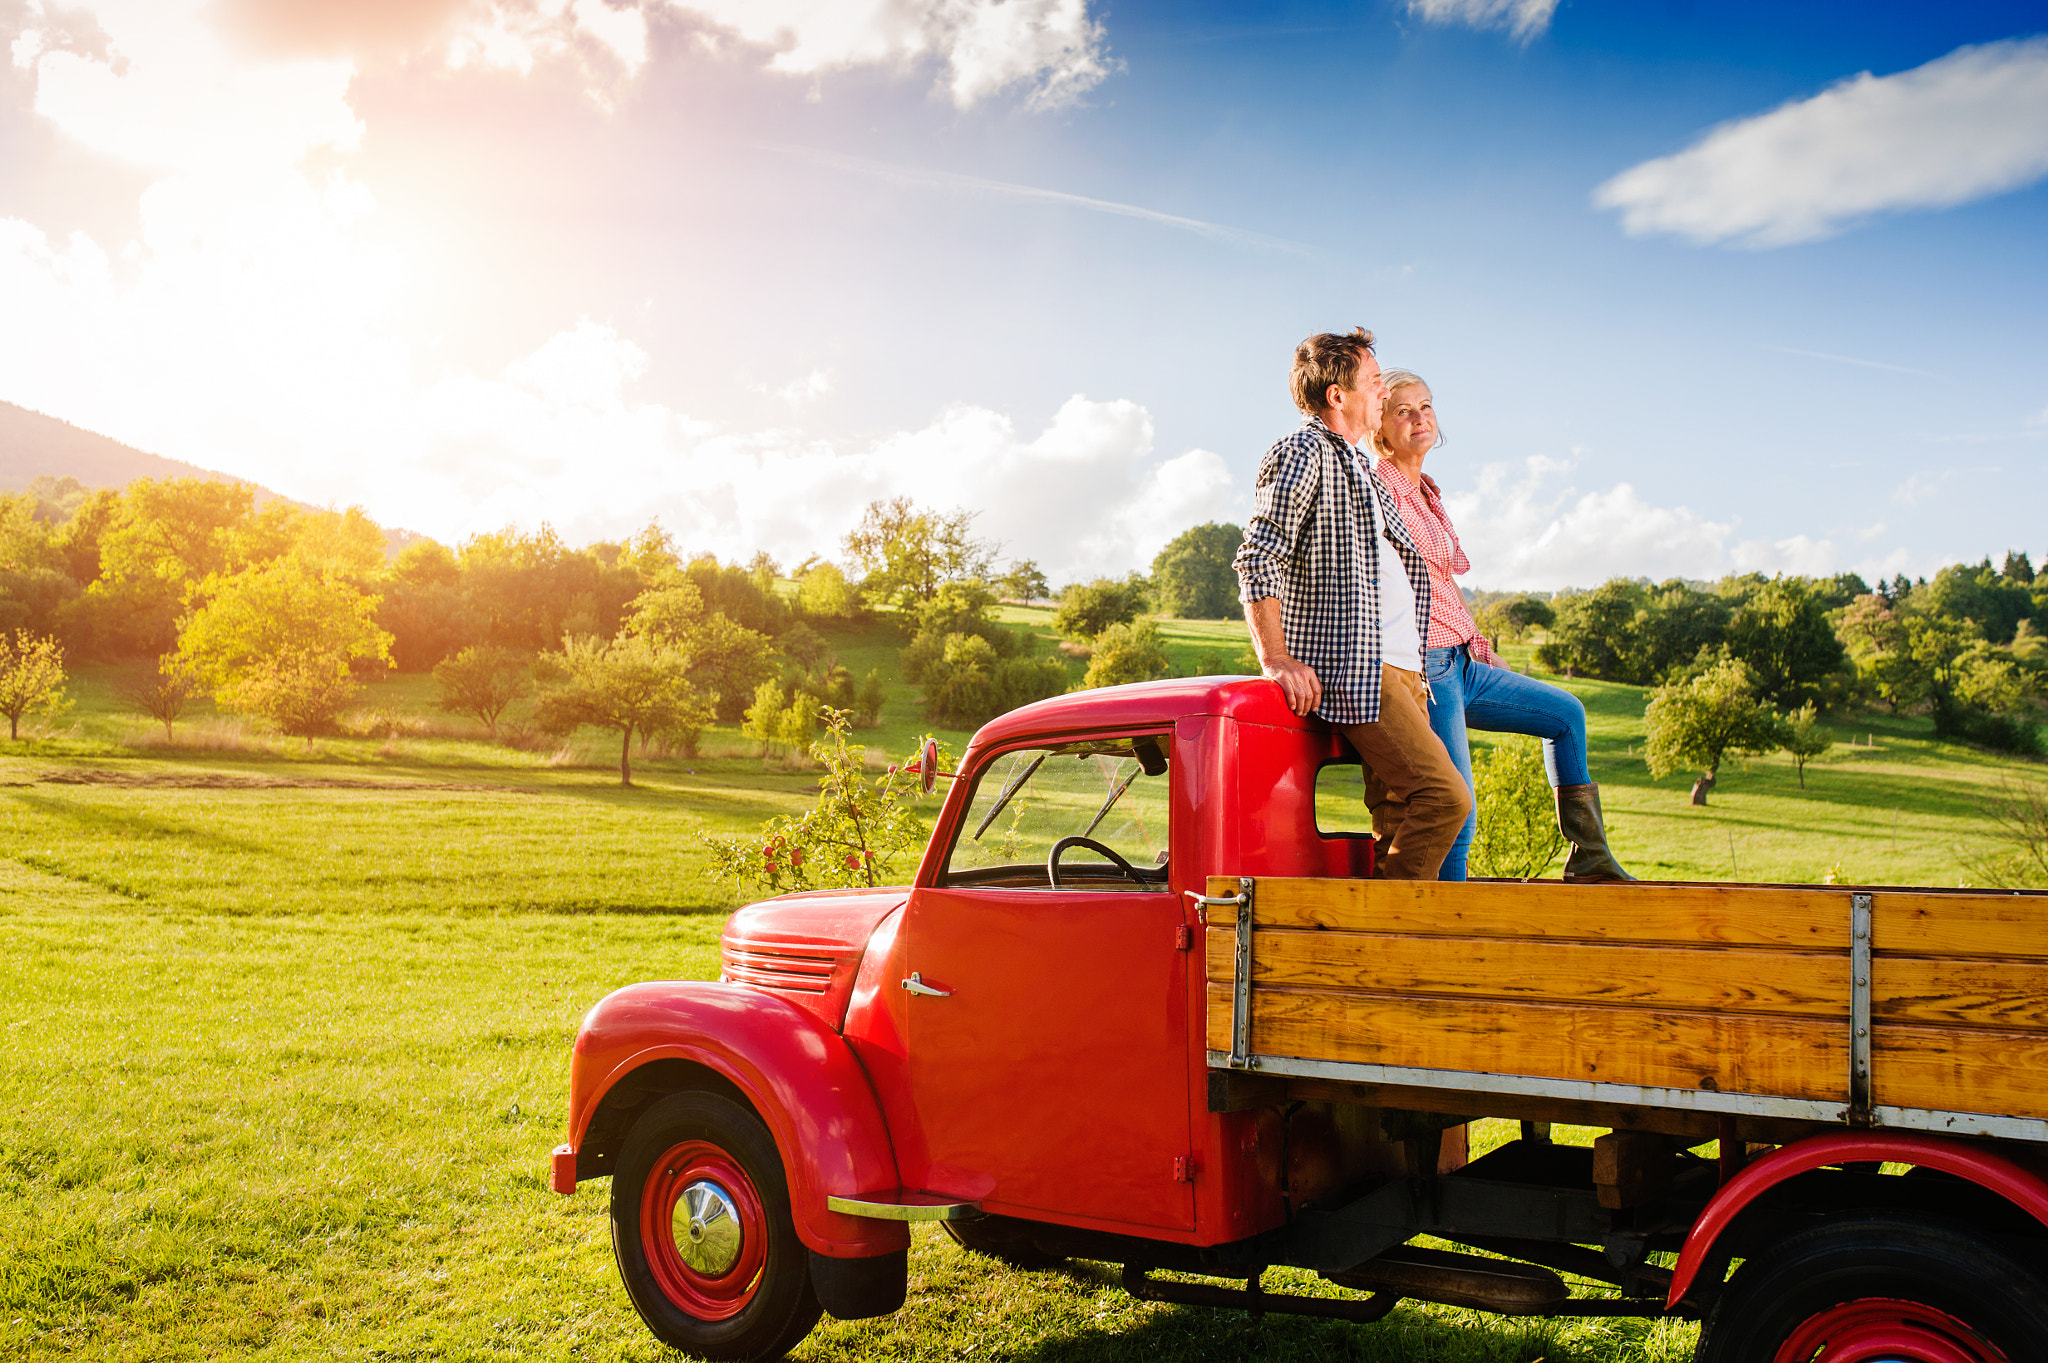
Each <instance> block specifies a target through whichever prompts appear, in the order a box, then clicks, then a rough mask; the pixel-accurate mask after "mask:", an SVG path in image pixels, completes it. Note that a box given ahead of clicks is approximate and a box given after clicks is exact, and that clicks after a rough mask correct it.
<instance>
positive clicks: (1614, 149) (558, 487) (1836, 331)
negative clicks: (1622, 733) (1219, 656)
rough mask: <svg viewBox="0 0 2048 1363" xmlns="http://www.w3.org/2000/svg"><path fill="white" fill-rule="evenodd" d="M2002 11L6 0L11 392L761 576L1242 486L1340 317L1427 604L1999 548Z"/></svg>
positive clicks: (1178, 524) (2022, 480)
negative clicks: (1405, 386) (1294, 379)
mask: <svg viewBox="0 0 2048 1363" xmlns="http://www.w3.org/2000/svg"><path fill="white" fill-rule="evenodd" d="M2044 30H2048V16H2044V15H2043V13H2042V11H2041V10H2040V7H2039V6H2038V5H2035V6H2021V5H2009V4H2008V5H1997V4H1957V5H1951V6H1949V7H1947V8H1946V9H1943V10H1941V11H1939V12H1937V11H1935V10H1933V9H1931V8H1928V7H1921V6H1907V5H1895V4H1859V5H1854V6H1850V5H1807V6H1786V5H1782V4H1781V5H1760V4H1758V5H1742V4H1717V5H1712V6H1708V5H1703V4H1698V3H1691V2H1690V0H1647V2H1639V3H1612V4H1598V3H1561V4H1557V5H1555V6H1554V7H1552V5H1551V4H1550V3H1549V0H1415V2H1414V3H1406V2H1404V0H1361V2H1360V3H1354V4H1346V5H1331V4H1319V5H1308V4H1301V5H1265V6H1248V5H1222V4H1190V3H1180V4H1172V5H1167V4H1137V3H1123V4H1116V5H1110V6H1105V5H1101V4H1091V3H1084V0H836V2H835V3H827V4H820V3H815V0H810V2H806V0H748V3H744V4H742V3H740V2H739V0H701V2H699V3H685V2H684V0H645V3H644V4H643V5H642V6H641V7H640V8H637V9H636V8H629V7H626V6H622V5H613V4H610V3H609V0H419V2H418V3H415V4H410V5H404V6H379V5H362V4H349V3H344V2H343V0H290V3H284V2H283V0H149V2H148V3H144V2H143V0H87V3H86V4H84V5H83V6H80V7H66V8H62V9H60V8H59V7H57V6H56V5H54V4H50V3H48V0H0V38H5V39H7V40H8V41H9V42H10V43H11V52H12V57H13V61H12V64H11V66H10V67H9V68H8V69H6V70H5V71H4V72H0V293H4V295H5V296H6V297H7V298H8V299H9V302H10V306H9V307H8V308H6V309H5V310H4V315H0V398H5V399H7V400H9V401H14V402H18V403H21V404H22V405H25V406H29V407H34V408H36V409H38V410H41V411H46V412H50V413H52V414H53V415H57V416H61V417H64V418H66V419H69V420H72V421H74V422H77V423H78V424H80V425H83V426H87V427H90V428H92V429H96V430H101V431H105V432H106V433H108V434H111V435H114V436H116V437H118V438H121V439H124V440H128V441H130V442H131V443H134V444H137V445H140V446H142V447H144V448H148V449H152V450H155V451H158V452H161V453H164V454H169V455H173V456H176V457H179V458H184V459H189V460H192V461H194V462H197V463H201V464H205V465H208V466H210V467H216V468H221V469H224V470H227V471H230V472H234V473H238V474H245V475H247V476H251V477H256V478H260V479H262V480H263V481H265V482H267V483H269V484H271V485H272V486H275V487H277V488H279V489H280V490H282V491H285V492H288V493H291V494H293V495H297V496H301V497H305V498H308V499H311V500H316V501H335V502H340V503H349V502H360V503H362V504H364V505H365V506H366V507H367V508H368V509H369V510H370V511H371V512H372V514H374V515H376V516H377V517H378V518H379V519H381V520H384V521H386V522H391V523H399V524H406V525H410V526H413V527H415V528H418V529H421V530H424V531H427V532H429V533H433V534H436V535H439V536H442V537H445V538H450V539H456V538H460V537H461V536H462V535H464V534H468V533H473V532H475V531H478V530H483V529H489V528H493V527H495V526H498V525H501V524H505V523H507V522H512V523H519V524H526V525H533V524H538V523H539V522H540V521H541V520H544V519H545V520H548V521H550V522H552V523H553V524H555V525H556V526H557V527H558V528H560V529H562V530H563V531H564V533H566V534H568V535H570V536H571V537H572V538H577V539H584V538H591V537H596V536H600V535H603V536H615V535H619V534H623V533H626V532H629V531H630V530H632V529H634V528H636V527H637V526H639V525H641V524H644V523H646V522H647V521H648V520H649V519H651V518H656V517H658V518H659V519H660V520H661V521H662V523H663V524H664V525H665V526H667V527H669V528H670V529H671V530H672V531H673V532H674V533H675V535H676V537H677V539H678V540H679V542H681V543H682V544H683V545H685V546H686V547H690V548H705V549H711V550H714V551H716V552H720V553H723V554H727V555H734V554H743V553H751V552H752V551H753V550H754V549H756V548H767V549H769V550H770V551H772V552H774V553H776V554H777V555H779V556H781V557H782V558H784V559H785V560H796V559H801V558H802V557H804V556H805V555H807V554H809V553H813V552H818V553H826V554H829V553H831V552H833V550H834V547H835V545H836V541H837V539H838V537H839V536H840V535H841V534H842V533H843V532H844V530H845V529H846V528H848V526H850V524H851V523H852V522H853V520H855V519H856V518H857V517H858V514H859V510H860V507H861V506H862V505H863V504H864V503H865V502H866V501H867V500H868V499H869V498H871V497H877V496H888V495H896V494H899V493H901V494H908V495H911V496H914V497H918V498H919V499H921V500H926V501H931V502H937V503H941V504H945V505H953V504H961V505H966V506H968V507H970V508H972V509H976V510H979V511H981V512H982V522H981V523H982V525H983V526H984V528H985V529H986V530H987V531H988V532H989V533H991V534H992V535H995V536H997V537H999V538H1000V539H1001V540H1002V541H1003V542H1004V544H1005V545H1006V548H1007V551H1008V552H1009V553H1012V554H1015V555H1019V556H1029V557H1033V558H1036V559H1038V560H1040V561H1041V562H1043V563H1044V564H1045V565H1046V566H1047V568H1048V569H1049V570H1050V571H1051V572H1052V573H1053V575H1054V577H1055V580H1063V579H1066V578H1072V577H1078V576H1082V575H1089V574H1094V573H1102V572H1122V571H1125V570H1128V569H1130V568H1136V567H1142V566H1144V565H1145V564H1146V563H1147V562H1148V561H1149V559H1150V557H1151V555H1152V554H1153V553H1154V552H1156V550H1157V549H1158V547H1159V546H1160V545H1161V544H1162V543H1163V542H1164V541H1165V539H1167V538H1168V537H1170V536H1171V535H1172V534H1174V533H1176V532H1177V531H1179V530H1180V529H1183V528H1185V527H1186V526H1187V525H1189V524H1193V523H1195V522H1198V521H1201V520H1205V519H1210V518H1231V517H1241V516H1242V514H1243V513H1244V511H1245V510H1246V508H1247V507H1248V505H1249V493H1250V485H1251V478H1252V474H1253V470H1254V469H1255V468H1256V465H1257V461H1258V457H1259V454H1260V453H1261V452H1262V451H1263V449H1264V448H1265V447H1266V445H1268V444H1269V443H1271V441H1272V440H1273V439H1275V438H1276V437H1278V436H1279V435H1281V434H1282V433H1284V432H1285V431H1286V430H1287V429H1288V428H1289V427H1290V426H1291V425H1292V424H1293V423H1294V422H1295V421H1296V420H1297V418H1296V416H1295V414H1294V413H1293V412H1292V409H1291V406H1290V404H1289V402H1288V400H1287V397H1286V393H1285V387H1284V375H1285V367H1286V361H1287V356H1288V354H1289V351H1290V349H1291V347H1292V345H1293V343H1294V342H1295V341H1296V340H1298V339H1299V338H1300V337H1301V336H1302V335H1304V334H1306V333H1307V332H1309V331H1311V330H1318V329H1324V328H1337V329H1344V328H1348V327H1349V326H1351V325H1353V324H1363V325H1366V326H1369V327H1371V328H1372V329H1373V330H1374V331H1375V332H1377V333H1378V335H1379V337H1380V339H1381V343H1382V355H1383V358H1384V359H1385V360H1386V362H1388V363H1389V364H1398V365H1405V366H1408V367H1410V368H1413V369H1416V370H1418V371H1419V372H1421V373H1422V374H1423V375H1424V376H1425V377H1427V378H1428V379H1429V380H1430V381H1431V383H1432V385H1433V386H1434V389H1435V396H1436V399H1437V404H1438V408H1439V410H1440V412H1441V414H1442V419H1443V422H1444V425H1445V428H1446V430H1447V432H1448V434H1449V437H1450V441H1449V443H1448V444H1447V445H1445V446H1444V447H1443V448H1441V449H1439V450H1438V451H1436V452H1435V453H1433V454H1432V455H1431V456H1430V464H1429V469H1430V471H1431V472H1432V473H1433V474H1435V476H1436V477H1437V478H1438V480H1439V481H1440V482H1441V483H1442V485H1443V486H1444V488H1445V490H1446V492H1447V493H1449V494H1450V495H1451V497H1452V504H1453V507H1454V510H1455V511H1456V514H1457V516H1458V520H1459V525H1460V528H1461V530H1462V531H1463V532H1464V536H1465V539H1466V541H1467V546H1468V549H1469V550H1470V552H1471V557H1472V559H1473V561H1474V565H1475V566H1474V572H1473V574H1472V575H1471V577H1469V578H1468V579H1467V585H1471V586H1477V587H1513V586H1527V587H1546V588H1552V587H1561V586H1566V585H1590V584H1592V583H1594V582H1597V581H1599V580H1601V579H1603V578H1605V577H1606V576H1609V575H1612V574H1616V573H1620V574H1627V575H1636V574H1648V575H1652V576H1655V577H1663V576H1668V575H1672V574H1686V575H1691V576H1715V575H1718V574H1719V573H1722V572H1726V571H1729V570H1731V569H1748V568H1758V569H1763V570H1766V571H1772V570H1786V571H1808V572H1832V571H1836V570H1839V569H1845V568H1854V569H1859V570H1861V571H1864V572H1865V573H1866V574H1874V573H1877V572H1880V571H1881V572H1884V573H1890V572H1894V571H1899V570H1905V571H1908V572H1913V573H1924V572H1929V571H1931V570H1932V569H1933V568H1934V567H1936V566H1938V565H1939V564H1941V563H1943V562H1947V561H1953V560H1955V559H1958V558H1969V559H1975V558H1977V557H1979V556H1981V555H1983V554H1986V553H1989V554H1992V555H1994V556H1996V555H1998V554H2000V553H2002V552H2003V551H2004V550H2005V549H2007V548H2021V549H2027V550H2030V551H2031V552H2033V553H2034V554H2035V556H2036V557H2037V558H2040V557H2042V556H2043V551H2044V550H2048V536H2044V534H2043V532H2042V530H2041V528H2040V527H2041V517H2040V514H2039V509H2040V508H2041V507H2042V506H2043V505H2044V496H2043V494H2044V492H2048V459H2044V458H2043V455H2044V453H2048V443H2044V441H2048V363H2044V361H2048V307H2044V306H2043V305H2044V303H2048V250H2044V249H2043V247H2044V245H2048V189H2044V187H2043V183H2042V182H2043V179H2044V177H2048V38H2042V37H2040V36H2038V35H2040V34H2041V33H2042V32H2043V31H2044ZM1863 73H1868V75H1867V76H1865V75H1864V74H1863Z"/></svg>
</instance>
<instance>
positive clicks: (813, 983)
mask: <svg viewBox="0 0 2048 1363" xmlns="http://www.w3.org/2000/svg"><path fill="white" fill-rule="evenodd" d="M909 895H910V891H909V890H908V889H907V888H905V887H904V886H901V885H896V886H887V887H884V888H880V889H874V890H808V891H805V892H804V893H802V894H789V895H783V896H781V897H779V898H776V899H768V900H763V901H762V902H761V903H759V904H749V905H747V907H745V908H743V909H741V910H740V911H739V912H738V913H735V914H734V915H733V916H732V917H731V918H728V919H727V920H726V923H725V935H724V938H723V940H722V941H721V942H720V944H719V947H720V952H719V955H720V960H721V969H720V972H719V978H720V979H722V980H724V981H726V982H727V983H728V984H746V985H752V986H753V987H754V988H756V989H765V990H767V991H768V992H769V993H772V994H778V995H780V996H781V997H783V998H786V999H788V1000H789V1001H790V1002H791V1003H794V1004H796V1005H797V1006H798V1007H799V1008H803V1009H805V1010H807V1011H809V1012H811V1013H813V1014H815V1015H816V1016H817V1017H819V1018H820V1019H822V1020H823V1021H824V1022H825V1024H826V1025H827V1026H829V1027H832V1028H833V1029H835V1030H837V1029H838V1028H839V1027H840V1026H842V1025H843V1024H844V1023H845V1020H846V1004H847V1000H848V999H850V998H851V997H852V995H853V979H854V975H855V973H856V972H857V971H858V969H859V967H860V958H861V954H862V952H864V951H865V950H866V949H867V942H868V938H869V937H870V936H871V935H872V934H873V933H874V930H875V928H876V927H877V926H879V925H880V923H881V921H882V920H883V919H884V918H886V917H888V916H889V915H890V914H891V913H892V912H894V911H895V910H896V909H898V908H900V907H902V905H903V902H904V900H905V899H907V898H908V897H909Z"/></svg>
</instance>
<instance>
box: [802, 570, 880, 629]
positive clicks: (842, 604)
mask: <svg viewBox="0 0 2048 1363" xmlns="http://www.w3.org/2000/svg"><path fill="white" fill-rule="evenodd" d="M796 600H797V609H798V610H800V611H802V612H803V614H804V615H805V616H806V617H807V618H809V619H812V620H857V619H859V618H861V616H862V615H863V613H864V612H865V610H866V604H865V603H864V602H863V601H862V600H861V595H860V592H859V590H858V589H857V588H855V587H854V585H853V584H852V583H851V582H848V581H847V580H846V574H845V573H844V572H843V571H841V569H840V567H839V565H838V564H836V563H815V564H805V565H804V566H803V567H801V568H799V569H797V574H796Z"/></svg>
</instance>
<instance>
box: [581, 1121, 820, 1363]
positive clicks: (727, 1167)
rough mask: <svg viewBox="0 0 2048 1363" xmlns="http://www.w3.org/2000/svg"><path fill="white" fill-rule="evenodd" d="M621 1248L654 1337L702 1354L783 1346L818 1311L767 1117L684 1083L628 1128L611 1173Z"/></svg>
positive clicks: (749, 1354)
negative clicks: (686, 1090)
mask: <svg viewBox="0 0 2048 1363" xmlns="http://www.w3.org/2000/svg"><path fill="white" fill-rule="evenodd" d="M611 1220H612V1250H613V1252H614V1253H615V1254H616V1255H617V1257H618V1261H619V1276H620V1277H621V1278H622V1279H624V1281H625V1284H626V1295H627V1296H629V1297H631V1298H632V1301H633V1306H634V1309H635V1310H637V1311H639V1313H640V1318H641V1319H642V1320H644V1321H646V1322H647V1328H648V1329H650V1330H652V1331H653V1332H654V1334H655V1336H656V1337H657V1338H659V1339H660V1340H662V1341H663V1342H664V1343H667V1344H672V1345H674V1346H675V1347H677V1348H679V1349H685V1350H688V1351H689V1352H691V1353H693V1354H697V1355H700V1356H701V1357H704V1358H717V1359H767V1358H779V1357H781V1356H782V1355H783V1354H784V1353H786V1352H788V1351H789V1350H790V1349H792V1348H794V1347H795V1346H796V1344H797V1341H799V1340H801V1339H802V1338H803V1337H804V1336H805V1335H807V1334H809V1333H810V1330H811V1327H812V1326H813V1325H815V1324H816V1323H817V1320H818V1310H819V1308H818V1298H817V1295H816V1294H815V1293H814V1292H813V1291H812V1288H811V1277H810V1260H809V1258H808V1256H807V1255H806V1254H805V1252H804V1247H803V1244H802V1242H800V1241H799V1240H798V1239H797V1237H796V1227H795V1224H794V1223H793V1222H792V1221H791V1219H790V1214H789V1184H788V1181H787V1180H786V1179H785V1178H784V1176H783V1172H782V1161H781V1158H780V1157H779V1156H778V1155H777V1154H776V1151H775V1140H774V1138H773V1137H772V1136H770V1135H769V1134H768V1129H767V1128H766V1127H765V1126H763V1125H762V1124H761V1120H760V1118H758V1117H756V1116H755V1115H754V1114H753V1113H752V1112H750V1111H748V1110H747V1109H746V1108H745V1107H743V1106H742V1105H740V1104H739V1103H736V1102H734V1101H733V1100H732V1099H730V1098H727V1097H725V1096H723V1095H721V1094H716V1093H700V1092H693V1093H678V1094H673V1095H671V1096H669V1097H667V1098H663V1099H661V1100H660V1101H659V1102H657V1103H655V1104H654V1105H653V1106H652V1107H650V1108H649V1109H648V1110H647V1111H646V1112H645V1113H644V1114H642V1115H641V1117H640V1119H639V1120H638V1121H636V1122H635V1123H634V1124H633V1128H632V1130H631V1131H629V1132H628V1133H627V1134H626V1141H625V1145H624V1147H623V1148H622V1149H621V1150H620V1152H619V1159H618V1164H617V1165H616V1167H615V1169H614V1171H613V1174H612V1206H611Z"/></svg>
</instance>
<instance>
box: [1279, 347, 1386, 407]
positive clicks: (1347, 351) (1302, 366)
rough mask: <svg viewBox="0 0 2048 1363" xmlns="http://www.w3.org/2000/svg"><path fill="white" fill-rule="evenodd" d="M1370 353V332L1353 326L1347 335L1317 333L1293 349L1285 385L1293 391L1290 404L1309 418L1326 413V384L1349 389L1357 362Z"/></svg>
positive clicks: (1327, 393) (1356, 372) (1327, 405)
mask: <svg viewBox="0 0 2048 1363" xmlns="http://www.w3.org/2000/svg"><path fill="white" fill-rule="evenodd" d="M1372 353H1373V348H1372V333H1371V332H1369V331H1367V330H1366V329H1365V328H1364V327H1354V328H1352V330H1351V334H1350V335H1348V336H1345V335H1340V334H1339V333H1337V332H1334V331H1325V332H1320V333H1318V334H1316V335H1314V336H1311V337H1309V338H1308V339H1307V340H1306V341H1303V342H1302V343H1301V344H1300V345H1298V346H1296V347H1295V348H1294V369H1293V372H1291V373H1290V374H1288V376H1287V385H1288V387H1289V388H1291V389H1293V390H1294V405H1295V406H1297V407H1299V408H1301V410H1302V411H1304V412H1306V413H1308V414H1309V415H1310V416H1321V415H1322V414H1323V413H1324V412H1327V411H1328V410H1330V404H1329V403H1328V402H1326V401H1324V399H1325V398H1327V397H1328V396H1329V394H1330V385H1331V384H1333V383H1334V384H1336V385H1337V386H1338V387H1339V388H1347V389H1348V388H1350V387H1351V386H1352V385H1353V384H1355V383H1357V382H1358V362H1359V361H1360V360H1362V359H1364V358H1365V357H1366V356H1367V355H1370V354H1372Z"/></svg>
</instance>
